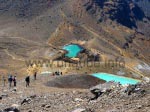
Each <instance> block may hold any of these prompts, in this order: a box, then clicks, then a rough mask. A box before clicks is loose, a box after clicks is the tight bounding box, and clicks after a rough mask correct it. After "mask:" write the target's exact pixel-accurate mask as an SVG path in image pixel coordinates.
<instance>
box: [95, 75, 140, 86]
mask: <svg viewBox="0 0 150 112" xmlns="http://www.w3.org/2000/svg"><path fill="white" fill-rule="evenodd" d="M92 76H94V77H96V78H99V79H103V80H105V81H107V82H109V81H114V82H120V84H122V85H125V84H137V83H139V82H140V80H137V79H132V78H128V77H123V76H117V75H113V74H108V73H95V74H92Z"/></svg>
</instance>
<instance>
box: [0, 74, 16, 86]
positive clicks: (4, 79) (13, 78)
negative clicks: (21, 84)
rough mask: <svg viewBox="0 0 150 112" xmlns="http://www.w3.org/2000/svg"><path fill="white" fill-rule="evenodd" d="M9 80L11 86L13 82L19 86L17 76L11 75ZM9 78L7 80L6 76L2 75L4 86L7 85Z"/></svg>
mask: <svg viewBox="0 0 150 112" xmlns="http://www.w3.org/2000/svg"><path fill="white" fill-rule="evenodd" d="M7 80H8V85H9V88H11V87H12V84H13V86H14V87H16V86H17V78H16V76H12V75H9V76H8V79H7ZM7 80H6V77H5V76H2V82H3V86H4V87H5V86H6V81H7Z"/></svg>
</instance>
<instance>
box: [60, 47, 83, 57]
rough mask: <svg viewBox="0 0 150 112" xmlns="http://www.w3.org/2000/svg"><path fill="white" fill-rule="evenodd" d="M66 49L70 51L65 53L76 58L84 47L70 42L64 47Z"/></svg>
mask: <svg viewBox="0 0 150 112" xmlns="http://www.w3.org/2000/svg"><path fill="white" fill-rule="evenodd" d="M63 49H64V50H66V51H68V53H67V54H66V55H65V56H66V57H69V58H75V57H77V55H78V53H80V52H81V51H82V50H83V48H82V47H81V46H79V45H77V44H69V45H66V46H64V47H63Z"/></svg>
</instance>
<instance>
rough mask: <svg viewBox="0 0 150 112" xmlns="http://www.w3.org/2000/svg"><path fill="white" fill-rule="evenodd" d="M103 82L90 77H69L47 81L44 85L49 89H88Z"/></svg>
mask: <svg viewBox="0 0 150 112" xmlns="http://www.w3.org/2000/svg"><path fill="white" fill-rule="evenodd" d="M104 82H105V81H104V80H100V79H97V78H95V77H92V76H90V75H69V76H62V77H57V78H55V79H52V80H51V81H49V82H48V83H47V84H46V85H47V86H50V87H58V88H81V89H88V88H90V87H92V86H95V85H97V84H100V83H104Z"/></svg>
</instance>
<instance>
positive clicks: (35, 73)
mask: <svg viewBox="0 0 150 112" xmlns="http://www.w3.org/2000/svg"><path fill="white" fill-rule="evenodd" d="M36 75H37V72H35V73H34V80H36Z"/></svg>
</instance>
